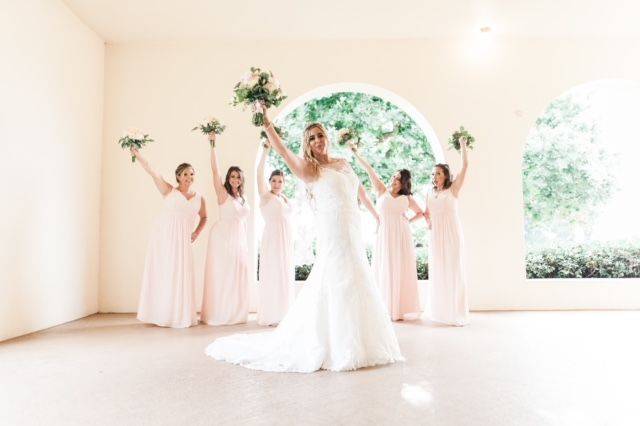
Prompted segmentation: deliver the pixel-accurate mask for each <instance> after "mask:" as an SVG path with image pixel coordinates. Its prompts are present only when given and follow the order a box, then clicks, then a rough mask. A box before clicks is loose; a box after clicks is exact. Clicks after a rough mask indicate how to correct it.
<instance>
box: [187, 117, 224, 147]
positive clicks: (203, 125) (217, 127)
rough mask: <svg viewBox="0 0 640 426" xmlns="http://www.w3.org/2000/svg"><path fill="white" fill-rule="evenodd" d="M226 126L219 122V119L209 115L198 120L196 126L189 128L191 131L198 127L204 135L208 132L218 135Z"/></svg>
mask: <svg viewBox="0 0 640 426" xmlns="http://www.w3.org/2000/svg"><path fill="white" fill-rule="evenodd" d="M226 127H227V126H225V125H224V124H222V123H220V120H218V119H217V118H215V117H213V116H211V117H206V118H205V119H203V120H202V121H201V122H200V124H198V125H197V126H196V127H194V128H193V129H191V131H192V132H193V131H196V130H198V129H200V131H202V133H204V134H205V135H208V134H210V133H215V134H216V135H219V134H221V133H222V132H224V129H226ZM211 144H212V145H213V142H211Z"/></svg>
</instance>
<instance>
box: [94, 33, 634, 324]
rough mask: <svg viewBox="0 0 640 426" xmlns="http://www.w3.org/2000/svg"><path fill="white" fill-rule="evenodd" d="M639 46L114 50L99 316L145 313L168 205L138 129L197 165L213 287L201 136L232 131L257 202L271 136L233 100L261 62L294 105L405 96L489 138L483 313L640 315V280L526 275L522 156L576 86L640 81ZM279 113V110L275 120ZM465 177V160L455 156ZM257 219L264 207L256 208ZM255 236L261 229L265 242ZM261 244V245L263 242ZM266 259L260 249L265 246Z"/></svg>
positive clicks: (477, 237)
mask: <svg viewBox="0 0 640 426" xmlns="http://www.w3.org/2000/svg"><path fill="white" fill-rule="evenodd" d="M638 46H639V44H638V43H637V42H636V40H630V39H618V40H596V39H593V40H591V39H581V40H569V39H566V40H552V39H546V40H543V39H539V40H534V39H493V40H486V41H484V42H483V41H481V40H464V39H460V40H448V41H447V40H438V41H424V40H411V41H408V40H404V41H403V40H396V41H374V40H371V41H358V42H344V41H342V42H340V41H326V42H320V41H318V42H305V41H296V42H293V41H292V42H285V41H282V42H219V43H215V42H210V43H204V42H199V43H142V44H135V43H130V44H122V45H109V46H107V50H106V59H105V60H106V74H105V123H104V133H103V135H104V140H103V170H102V204H101V206H102V207H101V218H102V219H101V252H102V256H101V268H100V271H101V272H100V283H101V285H100V297H99V299H100V310H101V311H104V312H133V311H135V310H136V306H137V299H138V292H139V288H140V280H141V276H142V270H143V265H144V255H145V251H146V245H147V239H148V235H149V230H150V227H151V224H152V223H153V220H154V217H156V216H157V214H158V213H159V210H160V208H161V197H160V195H159V194H158V192H157V190H156V189H155V187H154V186H153V184H152V182H151V180H150V178H149V177H148V176H146V175H145V173H144V172H143V170H141V169H140V168H139V167H138V166H137V165H132V164H131V162H130V160H129V157H128V155H127V153H125V152H123V151H121V150H120V148H119V147H118V146H117V143H116V140H117V139H118V137H119V136H120V134H121V133H122V132H123V130H124V129H126V128H127V127H128V126H138V127H142V128H143V129H146V130H148V131H149V132H150V134H151V135H152V137H153V138H155V139H156V141H157V142H155V143H153V144H151V145H150V146H149V147H148V148H145V149H144V155H146V156H147V157H148V158H149V159H150V160H151V162H152V163H153V164H154V165H155V166H156V167H157V168H158V169H159V170H161V171H162V172H163V174H164V175H165V176H166V177H167V179H172V176H173V170H174V169H175V167H176V165H177V164H179V163H181V162H183V161H187V162H190V163H192V164H193V165H194V166H195V168H196V175H197V180H196V184H195V186H196V189H197V190H198V191H200V192H201V193H203V194H204V196H205V198H206V200H207V205H208V209H209V217H210V223H209V225H208V226H207V229H206V231H205V232H204V233H203V234H202V235H201V236H200V240H199V241H197V242H196V243H195V250H196V265H197V272H198V274H199V275H198V278H199V280H198V282H199V284H200V286H201V281H202V270H203V268H204V256H205V252H206V240H207V236H208V229H209V227H210V226H211V223H212V222H213V220H215V218H216V215H217V206H216V203H215V197H214V194H213V189H212V186H211V179H210V176H211V173H210V170H209V164H208V145H207V143H206V141H205V140H204V138H203V137H202V136H201V135H198V134H196V133H194V132H190V129H191V127H193V126H194V123H195V122H196V121H197V120H199V119H200V118H201V117H202V116H205V115H207V114H214V115H217V116H218V117H219V118H220V119H221V120H222V121H223V122H224V123H226V124H227V125H228V129H227V131H226V132H225V133H224V135H222V137H220V138H219V143H218V146H219V148H218V151H219V156H220V159H221V163H222V168H223V169H225V170H226V168H227V167H228V166H230V165H232V164H234V165H239V166H240V167H242V168H243V169H244V170H245V172H246V177H247V180H248V182H249V183H250V185H248V199H249V200H252V199H253V192H254V186H255V184H254V183H253V182H254V177H255V176H254V170H253V168H254V164H255V156H256V152H257V147H258V141H257V135H258V133H259V130H258V129H256V128H253V127H252V125H251V124H250V114H249V112H246V111H245V112H243V111H241V110H238V109H234V108H232V107H231V106H230V105H229V101H230V98H231V92H232V88H233V85H234V84H235V83H236V82H237V80H238V79H239V77H240V76H241V75H242V74H243V73H244V71H245V70H246V69H248V68H249V67H250V66H253V65H257V66H263V67H265V68H269V69H271V70H272V71H273V72H274V73H275V74H276V76H277V77H278V78H279V80H280V81H281V83H282V85H283V87H284V89H285V91H286V92H287V94H288V95H289V97H290V99H294V98H296V97H297V96H300V95H302V94H304V93H305V92H307V91H309V90H312V89H314V88H316V87H318V86H323V85H326V84H332V83H344V82H358V83H366V84H372V85H375V86H379V87H382V88H384V89H386V90H389V91H391V92H393V93H395V94H397V95H398V96H401V97H403V98H405V99H406V100H407V101H408V102H409V103H411V104H412V105H414V106H415V107H416V108H417V109H418V110H419V111H420V112H421V113H422V114H423V115H424V116H425V117H426V119H427V120H428V121H429V123H430V124H431V125H432V127H433V128H434V130H435V132H436V133H437V135H438V137H439V139H440V140H441V141H446V140H447V139H448V136H449V134H450V133H451V132H452V131H453V130H454V129H456V128H457V127H458V126H460V125H461V124H463V125H464V126H465V127H467V128H468V129H470V131H471V132H472V133H473V134H474V135H475V136H476V138H477V140H478V143H477V148H476V149H475V150H474V151H473V152H472V153H471V156H470V161H471V164H470V170H469V173H468V179H467V182H466V184H465V188H464V190H463V192H462V195H461V209H462V213H461V214H462V220H463V225H464V231H465V239H466V249H467V252H468V259H469V265H468V267H469V277H470V279H469V286H470V302H471V307H472V309H550V308H611V307H617V308H631V307H634V308H638V307H640V292H639V291H638V288H639V287H640V286H639V285H638V282H637V280H636V281H633V280H630V281H625V282H622V283H621V282H616V283H611V282H596V281H590V282H589V283H580V284H576V283H572V282H569V281H565V282H562V283H559V282H553V283H548V282H530V281H527V280H526V279H525V271H524V253H525V246H524V232H523V206H522V179H521V161H522V151H523V147H524V142H525V139H526V136H527V133H528V131H529V129H530V127H531V126H532V125H533V123H534V121H535V119H536V117H537V115H538V114H540V113H541V112H542V111H543V110H544V108H545V107H546V105H547V104H548V103H549V102H550V101H551V100H552V99H553V98H554V97H556V96H558V95H559V94H561V93H562V92H564V91H565V90H567V89H568V88H570V87H572V86H575V85H577V84H581V83H584V82H587V81H591V80H596V79H602V78H627V79H634V78H638V77H637V76H638V75H640V48H639V47H638ZM274 114H275V112H274ZM445 156H446V158H447V160H448V161H449V162H450V163H451V164H452V166H453V169H454V170H456V169H457V168H458V167H459V165H460V162H459V159H458V157H457V155H456V154H455V152H452V151H448V150H445ZM252 207H253V211H254V213H255V212H256V210H257V206H252ZM254 231H255V230H254V229H250V233H251V235H252V236H253V232H254ZM250 239H251V241H253V240H254V239H253V238H250ZM252 250H255V247H252Z"/></svg>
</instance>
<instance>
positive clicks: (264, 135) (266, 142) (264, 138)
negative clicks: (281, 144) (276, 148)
mask: <svg viewBox="0 0 640 426" xmlns="http://www.w3.org/2000/svg"><path fill="white" fill-rule="evenodd" d="M273 130H275V131H276V133H277V134H278V136H280V137H281V138H283V137H284V131H283V130H282V127H278V126H273ZM260 142H262V147H263V148H267V147H269V138H268V137H267V132H265V131H264V130H261V131H260Z"/></svg>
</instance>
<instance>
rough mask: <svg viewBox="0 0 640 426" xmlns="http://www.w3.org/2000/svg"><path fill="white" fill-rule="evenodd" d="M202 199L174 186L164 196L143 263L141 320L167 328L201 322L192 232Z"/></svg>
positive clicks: (139, 309)
mask: <svg viewBox="0 0 640 426" xmlns="http://www.w3.org/2000/svg"><path fill="white" fill-rule="evenodd" d="M201 200H202V198H201V196H200V195H198V194H195V195H194V196H193V197H192V198H191V199H189V200H187V198H186V197H185V196H184V195H183V194H182V193H181V192H180V191H178V190H177V189H175V188H174V189H172V190H171V192H169V193H168V194H167V195H166V196H165V198H164V207H163V212H162V214H161V216H160V217H159V218H158V220H157V221H156V223H155V226H154V228H153V231H152V232H151V238H150V239H149V246H148V248H147V257H146V261H145V265H144V275H143V278H142V289H141V291H140V301H139V304H138V319H139V320H140V321H143V322H147V323H151V324H156V325H160V326H164V327H175V328H183V327H190V326H192V325H196V324H197V323H198V316H197V309H196V297H195V278H194V277H195V275H194V267H193V251H192V248H191V233H192V232H193V230H194V227H195V219H196V217H197V215H198V211H199V210H200V205H201V202H202V201H201Z"/></svg>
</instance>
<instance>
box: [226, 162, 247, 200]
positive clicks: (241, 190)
mask: <svg viewBox="0 0 640 426" xmlns="http://www.w3.org/2000/svg"><path fill="white" fill-rule="evenodd" d="M233 172H238V174H239V175H240V179H241V180H242V183H240V186H239V187H238V197H240V198H241V199H242V204H244V173H243V172H242V169H241V168H240V167H238V166H231V167H229V170H227V176H226V177H225V178H224V189H226V190H227V194H229V195H231V196H232V197H234V198H235V195H233V188H232V187H231V184H230V183H229V178H230V177H231V173H233Z"/></svg>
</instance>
